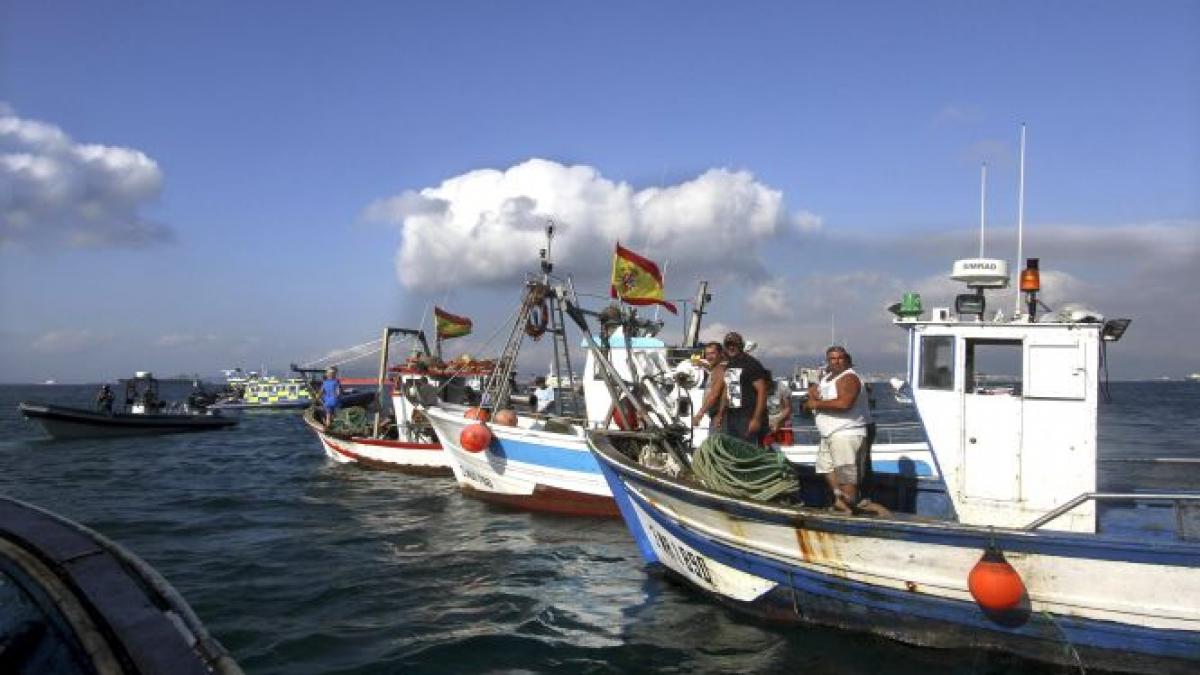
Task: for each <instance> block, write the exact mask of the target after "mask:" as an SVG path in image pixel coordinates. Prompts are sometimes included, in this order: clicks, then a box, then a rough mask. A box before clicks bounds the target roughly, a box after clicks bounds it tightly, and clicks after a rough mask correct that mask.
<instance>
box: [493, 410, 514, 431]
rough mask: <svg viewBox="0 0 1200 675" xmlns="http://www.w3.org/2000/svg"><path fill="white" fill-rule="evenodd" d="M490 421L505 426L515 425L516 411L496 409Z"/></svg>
mask: <svg viewBox="0 0 1200 675" xmlns="http://www.w3.org/2000/svg"><path fill="white" fill-rule="evenodd" d="M492 423H493V424H499V425H502V426H506V427H515V426H517V411H515V410H509V409H507V408H505V409H504V410H497V411H496V414H495V416H493V417H492Z"/></svg>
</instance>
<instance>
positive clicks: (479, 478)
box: [463, 466, 495, 489]
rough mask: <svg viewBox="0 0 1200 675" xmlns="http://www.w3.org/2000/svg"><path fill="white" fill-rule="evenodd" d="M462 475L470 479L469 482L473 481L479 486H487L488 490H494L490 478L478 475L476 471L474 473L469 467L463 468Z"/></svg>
mask: <svg viewBox="0 0 1200 675" xmlns="http://www.w3.org/2000/svg"><path fill="white" fill-rule="evenodd" d="M463 475H464V476H466V477H467V478H470V479H471V480H473V481H475V482H476V483H479V484H480V485H486V486H488V488H492V489H494V488H495V486H493V485H492V480H491V479H490V478H488V477H487V476H484V475H482V474H480V473H479V472H478V471H476V470H474V469H472V468H470V467H466V466H464V467H463Z"/></svg>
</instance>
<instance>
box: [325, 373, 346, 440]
mask: <svg viewBox="0 0 1200 675" xmlns="http://www.w3.org/2000/svg"><path fill="white" fill-rule="evenodd" d="M341 395H342V383H341V381H340V380H338V376H337V368H336V367H334V366H330V367H329V368H327V369H326V370H325V381H324V382H322V383H321V405H322V406H323V407H324V408H325V428H326V429H328V428H329V427H330V426H332V425H333V414H334V413H335V412H337V407H338V398H339V397H340V396H341Z"/></svg>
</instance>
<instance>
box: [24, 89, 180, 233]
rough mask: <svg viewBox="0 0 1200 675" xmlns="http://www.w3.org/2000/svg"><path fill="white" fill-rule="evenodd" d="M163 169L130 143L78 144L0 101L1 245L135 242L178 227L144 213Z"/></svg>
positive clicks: (157, 189)
mask: <svg viewBox="0 0 1200 675" xmlns="http://www.w3.org/2000/svg"><path fill="white" fill-rule="evenodd" d="M161 191H162V172H161V171H160V170H159V168H158V164H157V163H156V162H155V161H154V160H153V159H151V158H149V157H147V156H146V155H145V154H144V153H142V152H139V151H137V150H133V149H130V148H122V147H114V146H108V145H95V144H83V143H77V142H75V141H74V140H72V139H71V138H70V137H69V136H68V135H67V134H66V133H64V132H63V130H62V129H59V128H58V127H56V126H54V125H52V124H47V123H45V122H39V121H36V120H29V119H23V118H20V117H18V116H17V115H16V113H15V112H14V111H13V109H12V108H11V107H10V106H7V105H3V104H0V245H4V244H29V243H48V244H54V245H66V246H73V247H95V246H130V245H143V244H148V243H153V242H158V241H163V240H166V239H169V238H170V237H171V230H170V229H169V228H167V227H166V226H164V225H162V224H160V223H156V222H153V221H151V220H149V219H147V218H146V217H145V216H144V215H142V213H141V211H142V209H143V208H144V207H145V206H146V205H147V204H149V203H150V202H152V201H153V200H154V199H156V198H157V197H158V195H159V193H160V192H161Z"/></svg>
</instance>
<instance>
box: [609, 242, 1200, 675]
mask: <svg viewBox="0 0 1200 675" xmlns="http://www.w3.org/2000/svg"><path fill="white" fill-rule="evenodd" d="M955 272H956V274H955V278H958V279H960V280H962V281H966V282H967V283H968V285H969V286H971V287H972V288H973V289H974V293H973V294H967V295H963V296H959V298H958V300H957V302H956V303H955V309H954V311H951V310H950V309H949V308H935V309H934V310H933V311H932V316H931V317H929V318H921V313H920V312H918V313H914V312H911V311H910V312H906V313H904V314H903V315H901V316H900V318H898V319H897V321H896V323H897V325H898V326H899V327H901V328H903V329H904V330H905V331H906V332H907V335H908V360H909V367H908V381H909V382H911V383H912V392H913V399H914V405H915V407H916V410H917V412H918V414H919V416H920V418H921V420H922V423H923V425H924V428H925V431H926V434H927V437H928V441H929V444H930V448H931V450H932V453H933V458H934V459H935V461H936V462H937V464H938V467H939V475H940V477H941V481H942V483H943V485H944V491H945V494H946V496H947V499H948V507H949V508H948V509H947V511H948V512H947V513H942V514H930V513H921V512H919V509H916V510H917V511H918V512H907V513H906V512H900V511H893V512H892V513H891V514H888V515H843V514H839V513H834V512H831V511H830V510H828V509H827V508H825V507H824V505H823V504H814V503H813V502H811V501H810V502H809V505H801V504H798V503H797V501H798V499H799V498H800V495H797V494H790V495H785V496H784V498H782V499H776V500H774V501H761V500H756V499H749V498H746V497H740V496H734V495H732V494H730V491H729V490H718V489H714V488H712V487H709V486H708V485H706V484H705V482H704V481H702V480H701V479H699V478H697V474H696V473H695V472H694V471H693V469H692V467H691V466H690V462H691V456H690V454H689V444H688V443H687V442H686V440H685V439H683V438H682V434H681V432H680V430H679V429H676V428H671V427H670V425H669V424H662V423H661V422H660V421H661V420H662V419H664V416H663V415H662V414H660V413H659V412H658V411H656V404H655V401H654V392H653V387H654V385H653V382H651V381H649V380H646V379H643V380H641V381H638V380H634V382H637V384H636V386H631V385H629V384H627V383H624V382H622V381H621V378H619V377H616V376H613V375H612V373H611V371H610V370H607V369H606V373H608V375H609V380H610V382H611V385H612V386H613V387H615V388H623V389H624V390H625V391H626V392H627V393H628V394H629V395H630V397H631V400H632V401H633V402H634V403H635V407H636V409H637V413H638V417H639V420H640V421H641V422H642V424H643V425H644V426H643V430H642V431H627V432H620V431H611V430H594V431H591V432H589V434H588V440H589V445H590V447H591V449H592V451H593V453H594V454H595V456H596V457H597V459H598V460H599V463H600V466H601V469H602V470H603V472H604V475H605V477H606V478H607V480H608V482H609V485H610V486H611V488H612V492H613V494H614V496H615V499H616V501H617V504H618V506H619V508H620V511H621V515H622V517H623V518H624V520H625V522H626V524H627V526H628V528H629V530H630V532H631V533H632V534H633V537H634V539H635V540H636V541H637V544H638V547H639V549H640V551H641V554H642V556H643V557H644V559H645V560H646V562H647V563H649V564H650V565H651V566H652V567H654V568H657V569H661V570H665V571H667V572H669V573H670V574H671V575H672V576H676V577H678V578H681V579H683V580H684V581H686V582H687V583H688V584H690V585H691V586H694V587H695V588H697V589H699V590H701V591H703V592H704V593H707V594H709V595H712V596H714V597H716V598H717V599H719V600H721V601H723V602H725V603H727V604H729V605H731V606H733V607H735V608H737V609H740V610H744V611H746V612H749V613H753V614H757V615H761V616H765V617H769V618H772V619H776V620H783V621H790V622H797V623H801V624H822V625H828V626H834V627H839V628H843V629H847V630H852V631H861V632H867V633H873V634H877V635H881V636H885V637H889V638H893V639H896V640H900V641H903V642H906V643H911V644H915V645H923V646H932V647H944V648H965V649H987V650H1001V651H1006V652H1010V653H1013V654H1017V655H1019V656H1021V657H1026V658H1030V659H1035V660H1040V661H1046V662H1053V663H1060V664H1067V665H1069V666H1072V667H1079V668H1086V669H1100V670H1121V671H1138V672H1153V673H1164V672H1174V673H1194V672H1197V669H1200V523H1198V520H1200V518H1198V517H1197V516H1198V515H1200V501H1198V499H1200V493H1197V492H1194V491H1189V490H1186V489H1179V490H1175V491H1161V492H1151V491H1142V490H1136V491H1128V492H1102V491H1099V490H1098V489H1097V471H1096V467H1097V447H1096V446H1097V443H1096V438H1097V425H1096V419H1097V403H1098V401H1099V398H1100V395H1101V387H1100V375H1101V373H1102V372H1103V369H1104V365H1105V364H1104V359H1105V352H1106V349H1105V347H1106V345H1107V344H1109V343H1110V342H1112V341H1114V340H1116V339H1119V338H1120V336H1121V334H1122V333H1123V332H1124V329H1125V327H1126V326H1127V325H1128V323H1129V322H1128V321H1127V320H1123V319H1115V320H1109V321H1104V320H1103V318H1102V317H1101V316H1099V315H1098V314H1095V313H1090V312H1072V313H1068V314H1063V315H1060V316H1058V317H1055V318H1051V319H1050V320H1043V321H1036V320H1035V318H1036V310H1037V304H1036V292H1037V284H1036V276H1037V275H1036V270H1033V271H1031V270H1026V272H1024V273H1023V275H1022V290H1023V291H1025V292H1026V293H1027V300H1028V301H1029V309H1028V311H1027V312H1022V313H1020V314H1018V315H1017V316H1016V317H1015V318H1012V319H1010V320H1003V319H1001V318H999V317H998V316H993V318H991V319H986V318H985V311H984V310H985V304H984V300H983V290H984V289H985V288H995V287H1002V286H1003V285H1004V284H1006V283H1007V270H1006V265H1005V264H1004V261H996V260H978V259H976V260H972V261H960V262H959V263H956V266H955ZM1001 278H1003V280H1004V281H1003V283H1002V282H1001ZM910 304H911V303H910ZM997 364H1008V365H1009V366H1011V370H1012V372H1013V373H1014V374H1015V375H1018V376H1019V382H1017V383H1016V385H1015V386H1014V387H1012V388H1005V389H1004V390H998V389H997V388H996V387H993V386H984V385H983V384H982V383H981V382H980V378H978V375H979V374H980V373H982V372H985V371H986V372H988V373H994V372H997V370H998V369H999V368H1000V366H997ZM804 496H805V497H807V493H805V495H804ZM909 506H912V505H909Z"/></svg>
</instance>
